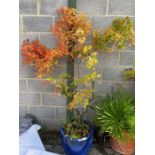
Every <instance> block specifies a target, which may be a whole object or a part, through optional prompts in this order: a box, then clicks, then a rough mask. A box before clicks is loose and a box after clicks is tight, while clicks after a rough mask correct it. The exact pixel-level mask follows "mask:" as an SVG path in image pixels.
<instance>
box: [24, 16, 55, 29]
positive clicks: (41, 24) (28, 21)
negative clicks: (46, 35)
mask: <svg viewBox="0 0 155 155" xmlns="http://www.w3.org/2000/svg"><path fill="white" fill-rule="evenodd" d="M52 24H53V18H52V17H40V16H27V17H23V27H24V32H50V27H51V25H52Z"/></svg>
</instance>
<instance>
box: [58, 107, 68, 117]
mask: <svg viewBox="0 0 155 155" xmlns="http://www.w3.org/2000/svg"><path fill="white" fill-rule="evenodd" d="M66 116H67V108H66V106H63V107H56V118H58V119H65V118H66Z"/></svg>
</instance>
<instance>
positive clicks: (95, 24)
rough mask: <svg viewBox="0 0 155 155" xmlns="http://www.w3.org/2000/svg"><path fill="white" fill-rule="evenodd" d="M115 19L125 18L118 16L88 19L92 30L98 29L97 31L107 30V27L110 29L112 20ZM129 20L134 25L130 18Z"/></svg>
mask: <svg viewBox="0 0 155 155" xmlns="http://www.w3.org/2000/svg"><path fill="white" fill-rule="evenodd" d="M117 18H125V16H124V15H119V16H93V17H90V19H91V22H92V28H93V29H98V30H105V29H107V28H108V27H110V26H111V25H112V22H113V20H115V19H117ZM130 18H131V17H130ZM131 20H132V21H133V23H134V18H133V17H132V18H131Z"/></svg>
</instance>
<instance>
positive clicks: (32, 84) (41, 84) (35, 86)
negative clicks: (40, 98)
mask: <svg viewBox="0 0 155 155" xmlns="http://www.w3.org/2000/svg"><path fill="white" fill-rule="evenodd" d="M52 90H53V89H52V86H51V85H49V84H46V83H45V81H44V80H38V79H29V80H28V91H29V92H52Z"/></svg>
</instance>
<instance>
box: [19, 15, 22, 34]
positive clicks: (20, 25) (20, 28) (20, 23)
mask: <svg viewBox="0 0 155 155" xmlns="http://www.w3.org/2000/svg"><path fill="white" fill-rule="evenodd" d="M20 32H22V21H21V18H20V17H19V33H20Z"/></svg>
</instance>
